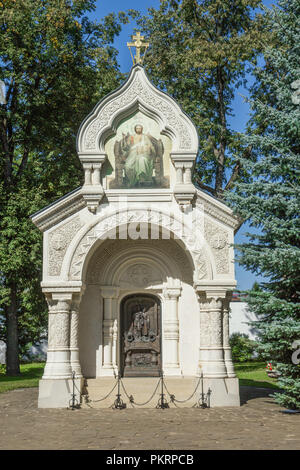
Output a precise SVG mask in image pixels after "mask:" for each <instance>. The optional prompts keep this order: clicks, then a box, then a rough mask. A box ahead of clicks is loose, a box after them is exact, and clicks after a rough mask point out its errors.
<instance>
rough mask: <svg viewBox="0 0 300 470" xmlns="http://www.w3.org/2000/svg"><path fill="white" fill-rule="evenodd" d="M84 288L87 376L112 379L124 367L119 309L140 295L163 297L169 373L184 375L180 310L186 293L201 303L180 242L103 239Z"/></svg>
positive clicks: (83, 346) (83, 345)
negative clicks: (180, 342)
mask: <svg viewBox="0 0 300 470" xmlns="http://www.w3.org/2000/svg"><path fill="white" fill-rule="evenodd" d="M171 254H172V255H173V256H171ZM85 284H86V290H85V294H84V296H83V299H82V304H81V307H80V328H79V338H80V360H81V365H82V369H83V374H84V375H85V376H88V377H89V376H113V375H114V374H115V373H116V372H117V371H118V370H119V368H120V367H121V366H122V354H121V348H120V345H121V336H122V331H121V328H122V319H121V315H120V311H121V310H122V302H123V299H124V298H126V297H127V296H130V295H133V294H137V293H138V294H139V295H140V296H143V295H144V296H149V295H152V296H153V295H154V296H156V298H158V299H160V302H161V307H162V331H161V341H162V344H163V348H162V349H163V351H164V353H163V357H162V363H163V366H164V371H165V373H167V374H169V375H180V374H181V366H180V357H179V337H180V322H179V317H178V314H179V310H178V308H179V307H178V306H179V302H180V298H181V295H182V294H184V295H185V296H186V295H190V296H193V300H194V302H195V306H197V299H196V294H195V292H194V289H193V266H192V265H191V262H190V259H189V257H188V256H187V254H186V252H185V251H184V250H183V249H182V248H181V247H180V246H179V245H178V244H177V243H176V241H175V240H106V241H103V242H102V243H101V244H99V246H98V248H97V249H96V250H95V251H94V253H93V256H92V257H91V259H90V261H89V263H88V266H87V268H86V278H85ZM186 290H189V293H188V294H187V293H186ZM195 310H196V309H195ZM97 325H100V326H99V327H98V326H97ZM97 329H98V330H97ZM97 331H98V333H96V332H97ZM198 337H199V335H198ZM195 348H197V346H195ZM195 366H196V365H195Z"/></svg>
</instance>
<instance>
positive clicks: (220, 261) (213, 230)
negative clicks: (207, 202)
mask: <svg viewBox="0 0 300 470" xmlns="http://www.w3.org/2000/svg"><path fill="white" fill-rule="evenodd" d="M204 232H205V238H206V240H207V242H208V244H209V245H210V247H211V249H212V252H213V255H214V258H215V264H216V270H217V274H227V273H229V243H228V233H227V232H226V230H223V229H222V228H220V227H218V226H217V225H216V224H214V223H212V222H209V221H207V220H206V221H205V228H204Z"/></svg>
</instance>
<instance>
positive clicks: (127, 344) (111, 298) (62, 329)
mask: <svg viewBox="0 0 300 470" xmlns="http://www.w3.org/2000/svg"><path fill="white" fill-rule="evenodd" d="M77 152H78V157H79V159H80V161H81V163H82V166H83V171H84V176H85V180H84V185H83V186H82V187H81V188H78V189H76V190H74V191H73V192H71V193H69V194H67V195H66V196H64V197H63V198H61V199H59V200H58V201H56V202H55V203H54V204H51V205H50V206H48V207H46V208H44V209H42V210H41V211H39V212H38V213H36V214H34V215H33V216H32V220H33V223H34V224H35V225H36V226H37V227H38V228H39V229H40V230H41V231H42V232H43V237H44V238H43V247H44V251H43V280H42V290H43V292H44V294H45V296H46V299H47V303H48V306H49V332H48V352H47V363H46V366H45V370H44V375H43V378H42V380H41V381H40V384H39V402H38V406H39V407H45V408H51V407H53V408H55V407H67V406H68V405H69V400H70V398H71V393H72V372H73V371H74V372H75V373H76V386H77V389H78V390H80V389H81V388H82V386H83V381H84V379H89V378H98V379H99V380H102V379H104V380H105V378H107V377H111V378H113V377H114V376H115V374H117V373H118V372H120V374H121V375H122V376H123V377H129V378H130V377H132V378H134V379H135V380H138V381H140V382H141V383H143V381H145V380H147V378H148V377H157V376H158V375H159V374H160V371H163V374H164V376H165V377H166V379H168V378H170V379H172V380H176V381H177V383H179V384H180V387H181V388H180V389H181V390H182V395H189V393H190V391H191V390H190V381H189V379H190V378H191V377H192V378H197V377H199V376H202V377H203V380H204V385H205V387H206V389H207V387H210V388H211V390H212V394H211V406H239V404H240V400H239V386H238V379H237V378H236V375H235V372H234V367H233V364H232V359H231V350H230V346H229V305H230V299H231V295H232V291H233V289H234V288H235V286H236V281H235V275H234V262H233V248H232V243H233V240H234V230H235V228H236V227H237V226H238V221H237V219H236V218H235V217H234V216H233V214H232V211H231V210H230V209H229V208H228V207H227V206H226V205H224V204H223V203H221V202H219V201H218V200H216V199H214V198H212V197H211V196H209V195H208V194H206V193H205V192H202V191H200V190H199V189H197V188H196V187H195V186H194V185H193V183H192V172H193V167H194V164H195V160H196V156H197V152H198V136H197V131H196V128H195V126H194V124H193V123H192V121H191V120H190V118H189V117H188V116H187V115H186V114H185V113H184V111H183V110H182V109H181V108H180V107H179V106H178V104H177V103H176V102H175V101H174V100H173V99H172V98H171V97H170V96H168V95H167V94H165V93H163V92H161V91H160V90H158V89H157V88H155V87H154V86H153V85H152V84H151V83H150V81H149V79H148V78H147V76H146V73H145V71H144V68H143V67H142V66H141V65H140V64H137V65H135V66H133V67H132V69H131V73H130V75H129V78H128V79H127V81H126V82H125V83H124V84H123V85H122V86H121V87H120V88H119V89H117V90H116V91H114V92H113V93H111V94H109V95H108V96H107V97H106V98H104V99H103V100H102V101H101V102H99V103H98V104H97V105H96V107H95V108H94V109H93V111H92V112H91V114H90V115H89V116H87V118H86V119H85V120H84V121H83V123H82V125H81V127H80V129H79V132H78V137H77ZM170 383H171V382H170Z"/></svg>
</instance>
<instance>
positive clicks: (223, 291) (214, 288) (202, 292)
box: [194, 284, 233, 300]
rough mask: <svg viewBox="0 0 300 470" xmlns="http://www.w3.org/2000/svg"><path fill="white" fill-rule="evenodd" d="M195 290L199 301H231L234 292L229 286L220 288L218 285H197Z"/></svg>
mask: <svg viewBox="0 0 300 470" xmlns="http://www.w3.org/2000/svg"><path fill="white" fill-rule="evenodd" d="M194 289H195V291H196V294H197V295H198V297H199V300H202V299H215V300H218V299H222V300H223V299H224V300H225V299H226V300H228V299H229V300H230V299H231V296H232V290H233V288H232V287H231V288H230V287H227V286H222V285H220V286H218V285H201V284H200V285H199V284H195V285H194Z"/></svg>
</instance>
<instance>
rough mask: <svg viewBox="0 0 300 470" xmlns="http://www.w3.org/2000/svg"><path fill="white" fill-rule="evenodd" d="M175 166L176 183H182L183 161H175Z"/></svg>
mask: <svg viewBox="0 0 300 470" xmlns="http://www.w3.org/2000/svg"><path fill="white" fill-rule="evenodd" d="M175 168H176V184H182V183H183V163H177V162H176V164H175Z"/></svg>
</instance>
